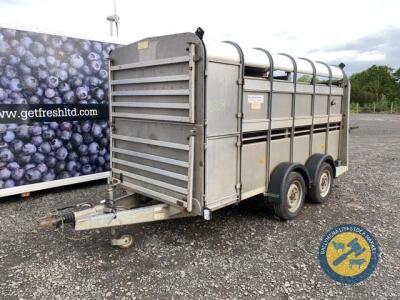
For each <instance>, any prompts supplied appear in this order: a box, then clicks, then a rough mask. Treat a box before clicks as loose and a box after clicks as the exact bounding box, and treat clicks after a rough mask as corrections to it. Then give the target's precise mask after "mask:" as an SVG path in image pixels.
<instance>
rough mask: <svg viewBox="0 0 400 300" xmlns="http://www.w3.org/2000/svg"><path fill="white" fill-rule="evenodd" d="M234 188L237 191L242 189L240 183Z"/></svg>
mask: <svg viewBox="0 0 400 300" xmlns="http://www.w3.org/2000/svg"><path fill="white" fill-rule="evenodd" d="M235 188H236V190H237V191H240V190H241V189H242V184H241V183H238V184H236V185H235Z"/></svg>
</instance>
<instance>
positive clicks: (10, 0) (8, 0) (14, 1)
mask: <svg viewBox="0 0 400 300" xmlns="http://www.w3.org/2000/svg"><path fill="white" fill-rule="evenodd" d="M27 2H30V1H29V0H0V6H1V5H21V4H26V3H27Z"/></svg>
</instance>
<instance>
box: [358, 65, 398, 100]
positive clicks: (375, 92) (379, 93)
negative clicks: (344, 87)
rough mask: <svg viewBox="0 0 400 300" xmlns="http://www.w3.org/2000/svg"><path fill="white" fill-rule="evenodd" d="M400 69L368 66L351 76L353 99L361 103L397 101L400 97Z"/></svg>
mask: <svg viewBox="0 0 400 300" xmlns="http://www.w3.org/2000/svg"><path fill="white" fill-rule="evenodd" d="M399 81H400V69H399V70H397V71H396V72H394V71H393V69H392V68H390V67H388V66H376V65H373V66H372V67H370V68H368V69H367V70H365V71H362V72H360V73H356V74H353V75H352V76H351V84H352V88H351V92H352V100H353V101H354V102H360V103H371V102H377V103H379V102H383V101H385V99H386V100H388V101H395V100H397V99H400V83H399Z"/></svg>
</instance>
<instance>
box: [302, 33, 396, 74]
mask: <svg viewBox="0 0 400 300" xmlns="http://www.w3.org/2000/svg"><path fill="white" fill-rule="evenodd" d="M399 41H400V27H399V28H397V27H396V28H388V29H385V30H382V31H380V32H376V33H374V34H370V35H367V36H364V37H362V38H359V39H356V40H354V41H351V42H348V43H345V44H340V45H332V46H326V47H322V48H320V49H315V50H312V51H310V52H309V54H310V55H312V56H316V57H318V58H322V59H323V60H326V61H328V62H331V63H335V64H337V63H340V62H342V61H343V62H344V63H345V64H346V65H347V68H346V70H347V72H349V73H354V72H359V71H362V70H364V69H366V68H368V67H370V66H371V65H374V64H380V65H388V66H390V67H392V68H394V69H397V68H399V67H400V55H399V53H400V43H399Z"/></svg>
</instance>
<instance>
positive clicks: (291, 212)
mask: <svg viewBox="0 0 400 300" xmlns="http://www.w3.org/2000/svg"><path fill="white" fill-rule="evenodd" d="M282 184H283V185H284V187H283V193H282V194H281V197H280V199H279V201H278V202H277V203H275V205H274V210H275V214H276V215H277V216H278V217H279V218H281V219H283V220H292V219H294V218H295V217H297V216H298V215H299V213H300V211H301V209H302V208H303V205H304V198H305V191H306V185H305V182H304V179H303V176H301V175H300V173H298V172H291V173H290V174H289V175H288V176H287V178H286V182H282Z"/></svg>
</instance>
